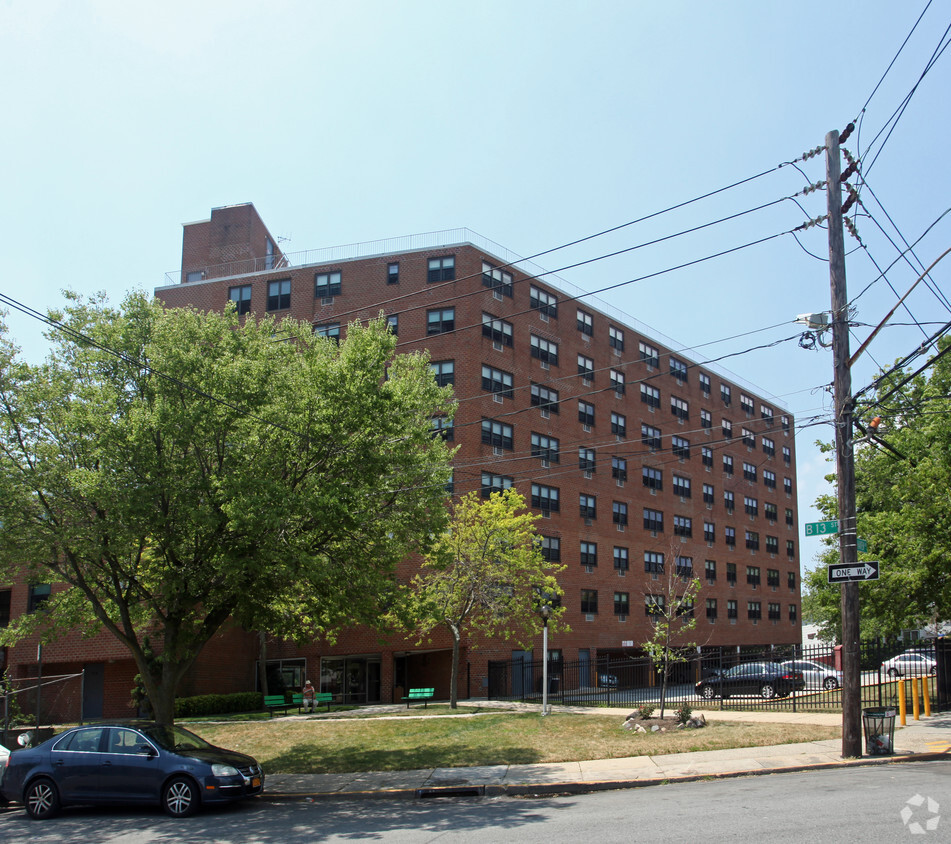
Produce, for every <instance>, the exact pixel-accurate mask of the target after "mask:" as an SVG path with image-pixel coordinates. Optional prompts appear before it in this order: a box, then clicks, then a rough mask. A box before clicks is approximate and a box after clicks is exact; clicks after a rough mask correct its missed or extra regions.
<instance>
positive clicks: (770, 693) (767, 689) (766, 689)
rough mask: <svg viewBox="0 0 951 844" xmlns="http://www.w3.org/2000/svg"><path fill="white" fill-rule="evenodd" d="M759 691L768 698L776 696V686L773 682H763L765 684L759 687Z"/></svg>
mask: <svg viewBox="0 0 951 844" xmlns="http://www.w3.org/2000/svg"><path fill="white" fill-rule="evenodd" d="M759 693H760V694H761V695H762V696H763V697H764V698H766V700H769V699H770V698H773V697H776V688H775V687H774V686H773V684H772V683H763V685H762V686H760V687H759Z"/></svg>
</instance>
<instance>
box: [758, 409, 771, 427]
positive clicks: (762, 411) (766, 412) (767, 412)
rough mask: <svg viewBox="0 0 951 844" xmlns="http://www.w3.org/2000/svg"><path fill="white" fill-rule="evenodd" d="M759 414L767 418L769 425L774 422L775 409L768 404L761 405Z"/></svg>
mask: <svg viewBox="0 0 951 844" xmlns="http://www.w3.org/2000/svg"><path fill="white" fill-rule="evenodd" d="M759 415H760V416H761V417H762V418H763V419H765V420H766V423H767V424H768V425H772V424H773V409H772V408H771V407H770V406H769V405H768V404H761V405H760V406H759Z"/></svg>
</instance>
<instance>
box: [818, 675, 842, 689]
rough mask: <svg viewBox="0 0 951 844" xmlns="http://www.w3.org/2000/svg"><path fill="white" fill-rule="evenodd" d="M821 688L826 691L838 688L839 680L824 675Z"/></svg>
mask: <svg viewBox="0 0 951 844" xmlns="http://www.w3.org/2000/svg"><path fill="white" fill-rule="evenodd" d="M822 688H824V689H825V690H826V691H827V692H831V691H832V690H833V689H837V688H839V681H838V680H836V679H835V677H826V678H825V680H823V681H822Z"/></svg>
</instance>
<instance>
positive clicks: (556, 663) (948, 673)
mask: <svg viewBox="0 0 951 844" xmlns="http://www.w3.org/2000/svg"><path fill="white" fill-rule="evenodd" d="M903 655H910V657H912V658H909V657H908V656H903ZM682 656H683V661H681V662H676V663H674V664H672V665H671V666H670V668H669V674H668V681H667V689H666V695H665V707H666V708H670V709H676V708H678V707H679V706H683V705H687V706H690V707H691V708H705V709H710V708H720V709H764V708H765V709H782V710H792V711H797V710H802V711H817V710H818V711H836V710H841V708H842V689H841V684H842V672H841V669H842V653H841V648H840V647H837V646H831V645H809V646H801V647H800V646H784V647H772V648H765V649H763V648H743V647H741V648H736V647H733V648H726V647H721V648H703V649H701V650H700V651H699V652H697V651H692V652H689V653H684V654H683V655H682ZM896 658H897V661H894V660H896ZM750 663H767V664H768V665H770V666H773V665H776V664H780V665H781V666H783V667H785V668H788V669H792V670H795V671H801V672H802V674H803V678H804V680H805V684H806V687H805V689H802V690H792V691H790V692H789V693H787V689H786V688H785V686H784V685H783V683H782V681H781V680H780V681H779V682H778V683H773V684H769V683H767V682H765V681H764V682H759V683H758V684H756V685H755V688H745V689H743V690H736V689H734V688H731V687H730V686H729V680H728V679H727V678H726V677H724V680H723V681H722V684H721V685H718V684H717V681H716V677H717V676H718V675H728V674H729V672H730V669H735V668H736V666H747V665H749V664H750ZM860 670H861V701H862V706H863V707H866V706H890V705H896V704H897V699H898V694H899V684H898V682H897V681H898V679H899V678H900V677H905V678H906V679H907V678H909V677H912V676H917V677H924V678H925V680H924V682H926V683H927V686H928V694H929V699H930V702H931V706H932V708H933V709H937V710H941V709H951V642H947V641H946V640H945V639H944V638H940V639H937V640H934V641H919V642H917V643H915V645H914V646H913V647H910V648H909V647H908V646H907V645H906V644H904V643H899V642H892V643H881V642H866V643H863V644H862V645H861V650H860ZM738 671H739V672H742V671H744V669H738ZM542 676H543V665H542V662H541V660H538V661H534V662H533V661H527V660H510V661H498V662H495V661H493V662H490V663H489V678H488V696H489V698H490V699H508V700H519V701H526V702H535V703H540V702H541V701H542V697H543V695H542ZM921 682H922V681H920V680H919V681H918V683H919V688H921V685H920V684H921ZM662 685H663V684H662V672H661V671H660V670H659V669H658V668H657V667H656V666H654V665H653V664H652V663H651V661H650V659H649V658H648V657H646V656H643V655H635V654H633V653H632V654H627V653H614V652H612V653H607V654H598V656H597V657H596V658H595V659H591V660H580V661H575V662H565V661H561V660H550V661H549V663H548V702H549V703H551V704H558V705H567V706H618V707H628V706H629V707H631V708H632V709H635V708H638V707H640V706H644V705H650V706H654V707H657V706H659V704H660V697H661V688H662ZM904 686H905V694H906V697H907V698H909V701H910V697H911V688H910V687H911V683H905V684H904ZM705 688H707V689H709V688H712V689H713V692H711V691H709V690H707V691H706V692H705V691H704V690H705ZM922 692H924V690H923V689H922ZM910 705H911V704H910V702H909V708H910Z"/></svg>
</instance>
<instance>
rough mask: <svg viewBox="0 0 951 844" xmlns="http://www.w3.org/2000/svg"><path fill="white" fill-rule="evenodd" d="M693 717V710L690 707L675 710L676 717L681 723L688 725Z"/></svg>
mask: <svg viewBox="0 0 951 844" xmlns="http://www.w3.org/2000/svg"><path fill="white" fill-rule="evenodd" d="M691 715H693V710H692V709H691V708H690V707H689V706H686V705H684V706H681V707H680V709H676V710H674V717H675V718H676V719H677V720H678V721H679V722H680V723H681V724H686V723H687V722H688V721H689V720H690V716H691Z"/></svg>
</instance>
